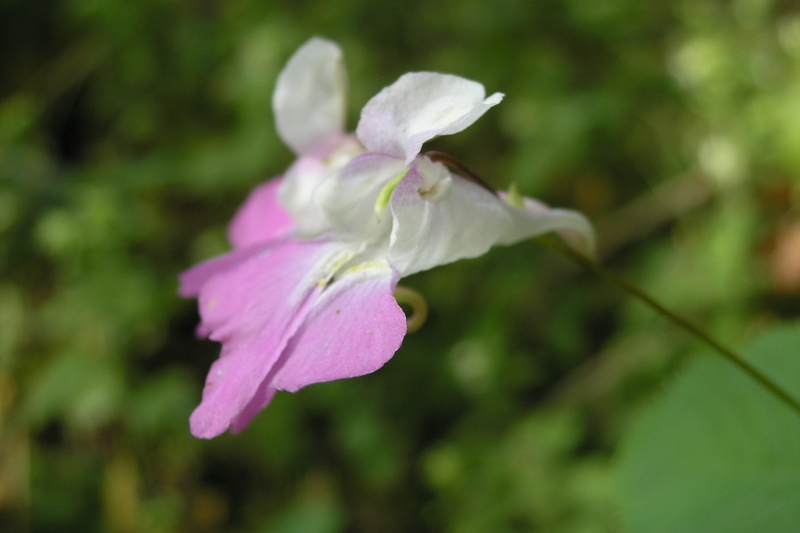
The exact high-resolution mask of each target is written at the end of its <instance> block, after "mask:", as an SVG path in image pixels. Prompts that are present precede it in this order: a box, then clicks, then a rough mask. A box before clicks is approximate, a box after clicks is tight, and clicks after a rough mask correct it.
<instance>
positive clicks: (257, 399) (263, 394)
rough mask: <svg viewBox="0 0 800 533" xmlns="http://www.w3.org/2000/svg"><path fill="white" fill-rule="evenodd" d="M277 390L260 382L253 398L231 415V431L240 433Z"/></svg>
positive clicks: (267, 403)
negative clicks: (240, 409)
mask: <svg viewBox="0 0 800 533" xmlns="http://www.w3.org/2000/svg"><path fill="white" fill-rule="evenodd" d="M276 392H277V390H276V389H274V388H273V387H271V386H269V385H268V384H266V383H265V382H262V383H261V385H260V386H259V387H258V391H256V394H255V396H253V399H252V400H250V403H248V404H247V407H245V408H244V409H243V410H242V412H241V413H239V414H238V415H236V416H235V417H233V420H232V421H231V433H241V432H242V431H244V428H246V427H247V426H249V425H250V422H252V421H253V419H254V418H255V417H256V415H257V414H258V413H260V412H261V411H262V410H263V409H264V408H265V407H266V406H267V405H269V403H270V402H271V401H272V398H273V396H275V393H276Z"/></svg>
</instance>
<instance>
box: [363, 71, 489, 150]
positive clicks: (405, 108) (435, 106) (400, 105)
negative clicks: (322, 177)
mask: <svg viewBox="0 0 800 533" xmlns="http://www.w3.org/2000/svg"><path fill="white" fill-rule="evenodd" d="M485 96H486V92H485V91H484V88H483V85H481V84H480V83H477V82H474V81H470V80H467V79H464V78H460V77H458V76H453V75H450V74H439V73H436V72H411V73H409V74H404V75H403V76H401V77H400V79H398V80H397V81H396V82H395V83H393V84H392V85H390V86H389V87H386V88H385V89H383V90H382V91H381V92H380V93H378V94H377V95H376V96H375V97H373V98H372V100H370V101H369V102H367V105H366V106H364V109H363V110H362V111H361V120H360V121H359V123H358V128H357V129H356V135H358V139H359V140H360V141H361V143H362V144H363V145H364V146H366V147H367V149H368V150H369V151H372V152H380V153H384V154H389V155H393V156H395V157H400V158H402V159H403V160H405V162H406V163H410V162H411V161H412V160H413V159H414V157H416V155H417V154H418V153H419V151H420V149H421V148H422V144H423V143H424V142H425V141H428V140H430V139H432V138H433V137H436V136H437V135H449V134H452V133H457V132H459V131H461V130H463V129H465V128H466V127H468V126H469V125H470V124H472V123H473V122H475V121H476V120H478V118H480V116H481V115H483V114H484V113H485V112H486V111H487V110H488V109H489V108H490V107H492V106H494V105H497V104H498V103H500V101H501V100H502V99H503V95H502V94H500V93H495V94H493V95H492V96H490V97H489V98H485Z"/></svg>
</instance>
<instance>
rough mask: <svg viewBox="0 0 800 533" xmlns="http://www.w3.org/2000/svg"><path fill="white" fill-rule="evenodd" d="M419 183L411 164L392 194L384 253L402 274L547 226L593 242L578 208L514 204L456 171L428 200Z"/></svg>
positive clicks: (480, 252)
mask: <svg viewBox="0 0 800 533" xmlns="http://www.w3.org/2000/svg"><path fill="white" fill-rule="evenodd" d="M423 183H424V180H423V177H422V176H421V175H420V173H419V171H418V170H417V169H416V168H415V169H412V170H411V171H410V172H409V173H408V174H407V175H406V177H405V178H404V179H403V180H402V181H401V182H400V183H399V184H398V186H397V188H396V189H395V191H394V193H393V195H392V200H391V208H392V214H393V216H394V225H393V227H392V235H391V240H390V245H389V255H388V259H389V262H390V263H391V265H392V266H393V267H394V268H395V269H397V270H398V271H399V272H401V274H402V275H403V276H408V275H410V274H413V273H415V272H420V271H423V270H427V269H430V268H433V267H435V266H438V265H443V264H446V263H450V262H453V261H457V260H459V259H465V258H470V257H477V256H479V255H483V254H484V253H486V252H487V251H488V250H489V248H491V247H492V246H494V245H497V244H511V243H514V242H517V241H520V240H523V239H526V238H529V237H534V236H536V235H542V234H544V233H549V232H551V231H562V230H564V231H566V232H567V234H568V235H571V236H576V237H580V238H581V239H582V240H583V241H584V242H585V243H586V245H587V246H591V243H592V242H593V233H592V229H591V226H590V225H589V223H588V222H587V221H586V219H585V218H584V217H583V216H582V215H580V214H579V213H575V212H573V211H569V210H565V209H549V208H546V207H544V206H542V205H541V204H535V207H533V205H534V204H531V205H532V208H531V209H530V210H521V209H517V208H515V207H512V206H510V205H508V204H507V203H506V202H505V201H503V200H502V199H501V198H499V197H498V196H496V195H495V194H493V193H491V192H489V191H487V190H486V189H484V188H483V187H481V186H479V185H477V184H475V183H473V182H471V181H468V180H466V179H464V178H462V177H460V176H456V175H453V176H452V183H451V184H450V187H449V189H448V190H447V192H446V194H444V195H443V196H442V197H440V198H438V199H437V201H429V200H427V199H425V197H424V195H423V194H421V193H420V190H421V187H422V184H423ZM576 242H577V239H576Z"/></svg>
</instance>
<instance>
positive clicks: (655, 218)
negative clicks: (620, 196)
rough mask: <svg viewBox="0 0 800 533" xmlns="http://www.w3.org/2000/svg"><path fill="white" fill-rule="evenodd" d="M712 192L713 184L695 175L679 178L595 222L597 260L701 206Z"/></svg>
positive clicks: (683, 175)
mask: <svg viewBox="0 0 800 533" xmlns="http://www.w3.org/2000/svg"><path fill="white" fill-rule="evenodd" d="M714 192H715V189H714V186H713V184H712V183H711V182H709V181H708V180H707V179H705V178H704V177H703V176H702V175H701V174H699V173H686V174H681V175H679V176H678V177H676V178H672V179H670V180H669V181H666V182H664V183H661V184H659V185H658V186H657V187H655V188H653V189H652V190H650V191H649V192H648V193H647V194H644V195H642V196H640V197H638V198H637V199H635V200H633V201H632V202H630V203H629V204H627V205H625V206H623V207H621V208H619V209H617V210H616V211H613V212H612V213H610V214H609V215H606V216H605V217H604V218H601V219H600V220H598V221H597V223H596V224H595V228H596V229H597V234H598V235H600V236H601V239H600V242H599V250H598V256H599V257H609V256H612V255H614V253H616V252H617V251H619V249H621V248H623V247H624V246H626V245H627V244H629V243H631V242H634V241H636V240H638V239H640V238H642V237H644V236H645V235H648V234H650V233H652V232H653V231H654V230H656V229H657V228H658V227H659V226H661V225H663V224H665V223H667V222H669V221H671V220H674V219H676V218H679V217H680V216H681V215H682V214H684V213H686V212H687V211H691V210H692V209H695V208H697V207H699V206H700V205H702V204H704V203H705V202H707V201H708V200H709V199H710V198H711V197H712V196H713V195H714Z"/></svg>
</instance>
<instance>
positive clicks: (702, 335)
mask: <svg viewBox="0 0 800 533" xmlns="http://www.w3.org/2000/svg"><path fill="white" fill-rule="evenodd" d="M536 240H537V241H538V242H540V243H542V244H544V245H545V246H547V247H548V248H550V249H552V250H555V251H557V252H559V253H560V254H562V255H564V256H566V257H568V258H569V259H571V260H572V261H573V262H575V263H577V264H578V265H580V266H582V267H583V268H585V269H586V270H589V271H590V272H593V273H594V274H596V275H597V276H599V277H601V278H603V279H604V280H606V281H608V282H609V283H611V284H613V285H616V286H617V287H620V288H621V289H622V290H624V291H625V292H627V293H628V294H630V295H631V296H633V297H634V298H637V299H639V300H640V301H642V302H643V303H645V304H646V305H648V306H650V307H651V308H652V309H654V310H656V311H657V312H659V313H661V314H662V315H663V316H665V317H666V318H667V319H669V320H671V321H672V322H673V323H675V324H677V325H678V326H680V327H682V328H683V329H685V330H686V331H688V332H689V333H691V334H692V335H694V336H695V337H697V338H698V339H700V340H701V341H702V342H704V343H705V344H707V345H708V346H710V347H711V348H713V349H714V350H715V351H717V352H718V353H719V354H720V355H722V356H723V357H724V358H725V359H727V360H728V361H730V362H731V363H733V364H734V365H736V366H737V367H739V369H740V370H742V372H744V373H745V374H747V375H748V376H750V377H751V378H753V379H754V380H756V381H757V382H758V383H760V384H761V385H763V386H764V387H765V388H766V389H767V390H769V391H770V392H771V393H772V394H774V395H775V396H776V397H778V399H780V400H781V401H782V402H783V403H784V404H786V405H787V406H788V407H789V408H791V409H792V410H793V411H794V412H795V413H797V414H798V415H800V402H798V401H797V399H796V398H794V397H792V396H791V395H790V394H789V393H787V392H786V391H785V390H783V389H782V388H781V387H780V386H779V385H778V384H777V383H775V382H774V381H772V380H771V379H770V378H769V377H767V376H766V375H765V374H764V373H762V372H761V371H760V370H758V369H757V368H756V367H754V366H753V365H751V364H750V363H749V362H747V360H745V359H744V358H743V357H742V356H741V355H739V354H737V353H736V352H734V351H733V350H731V349H730V348H728V347H727V346H725V345H724V344H722V343H720V342H719V341H717V340H716V339H714V338H713V337H711V335H709V334H708V333H706V332H705V331H703V330H702V329H700V328H699V327H698V326H696V325H695V324H693V323H691V322H689V321H688V320H687V319H685V318H683V317H682V316H680V315H677V314H675V313H673V312H672V311H670V310H669V309H667V308H666V307H664V306H663V305H661V304H660V303H659V302H657V301H656V300H655V299H654V298H653V297H652V296H650V295H649V294H647V293H646V292H644V291H643V290H642V289H640V288H639V287H637V286H635V285H633V284H631V283H629V282H628V281H626V280H624V279H622V278H620V277H619V276H617V275H616V274H614V273H612V272H610V271H608V270H606V269H605V268H603V267H602V266H600V265H599V264H598V263H597V262H596V261H594V260H593V259H591V258H589V257H587V256H585V255H583V254H582V253H580V252H578V251H576V250H573V249H572V248H570V247H569V246H567V245H566V244H564V243H563V242H562V241H560V240H558V239H556V238H553V237H551V236H547V235H545V236H541V237H537V238H536Z"/></svg>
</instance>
